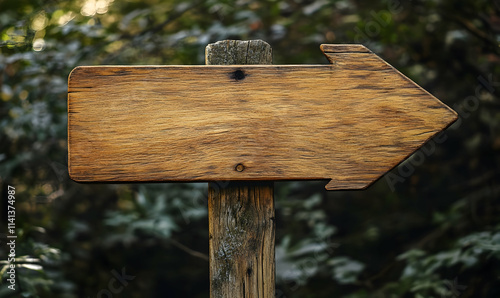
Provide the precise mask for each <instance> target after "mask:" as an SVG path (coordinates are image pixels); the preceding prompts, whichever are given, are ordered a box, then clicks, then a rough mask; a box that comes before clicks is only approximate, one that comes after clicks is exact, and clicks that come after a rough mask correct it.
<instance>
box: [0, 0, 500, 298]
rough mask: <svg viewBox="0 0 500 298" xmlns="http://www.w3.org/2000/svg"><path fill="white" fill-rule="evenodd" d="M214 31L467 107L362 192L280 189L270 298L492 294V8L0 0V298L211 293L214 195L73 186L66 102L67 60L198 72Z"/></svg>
mask: <svg viewBox="0 0 500 298" xmlns="http://www.w3.org/2000/svg"><path fill="white" fill-rule="evenodd" d="M224 39H245V40H247V39H263V40H265V41H267V42H268V43H269V44H271V46H272V48H273V51H274V63H275V64H292V63H294V64H305V63H326V62H327V61H326V59H325V58H324V57H323V55H322V54H321V51H320V50H319V45H320V44H321V43H361V44H364V45H366V46H368V47H369V48H370V49H371V50H373V51H374V52H375V53H377V54H378V55H379V56H381V57H382V58H383V59H385V60H386V61H388V62H389V63H391V64H392V65H393V66H395V67H396V68H397V69H398V70H400V71H401V72H402V73H404V74H405V75H407V76H408V77H410V78H411V79H413V80H414V81H415V82H417V83H418V84H420V85H421V86H422V87H424V88H425V89H426V90H428V91H429V92H431V93H432V94H433V95H435V96H436V97H438V98H439V99H440V100H442V101H443V102H445V103H446V104H448V105H449V106H451V107H452V108H453V109H454V110H456V111H457V112H459V115H460V117H459V120H458V121H457V123H456V124H454V125H453V126H451V127H450V128H449V129H447V130H446V131H445V132H444V133H443V134H441V135H439V136H438V137H436V138H434V139H433V140H431V141H430V142H429V143H428V144H427V145H426V146H424V147H423V148H422V149H421V150H419V151H418V152H417V153H416V154H414V155H413V156H412V157H411V158H410V159H409V160H407V161H406V162H404V163H402V164H401V165H399V166H398V167H396V168H395V169H393V170H392V171H391V172H390V173H389V174H388V175H386V176H384V177H383V178H381V179H380V180H379V181H377V182H376V183H375V184H374V185H372V186H371V187H370V188H369V189H367V190H363V191H348V192H342V191H337V192H326V191H325V190H324V182H314V181H312V182H280V183H276V184H275V189H276V195H275V200H276V219H277V236H276V243H277V247H276V258H277V285H276V287H277V293H276V297H282V298H283V297H314V298H316V297H349V298H361V297H500V280H499V278H500V200H499V194H500V102H499V94H500V64H499V61H500V1H497V0H413V1H399V0H385V1H359V0H358V1H356V0H236V1H227V0H206V1H179V0H114V1H113V0H80V1H68V0H43V1H42V0H0V90H1V93H0V184H1V202H0V204H1V208H0V209H1V210H0V218H1V225H0V235H1V236H2V237H1V238H0V274H1V275H2V283H1V284H0V297H208V296H209V283H208V281H209V280H208V278H209V276H208V261H207V253H208V220H207V204H206V194H207V185H206V184H204V183H200V184H149V185H148V184H118V185H111V184H85V185H82V184H78V183H75V182H73V181H71V180H70V179H69V178H68V172H67V145H66V142H67V132H66V130H67V128H66V127H67V126H66V125H67V116H66V111H67V108H66V95H67V94H66V92H67V78H68V74H69V72H70V71H71V70H72V69H73V68H74V67H75V66H78V65H102V64H108V65H116V64H126V65H144V64H167V65H170V64H204V48H205V46H206V45H207V44H208V43H211V42H215V41H218V40H224ZM103 101H105V99H103ZM103 104H105V102H103ZM102 116H103V117H106V115H102ZM9 185H11V186H14V187H15V188H16V201H15V208H16V228H17V229H16V234H17V236H18V238H17V247H16V248H17V251H16V254H17V255H16V264H17V268H16V270H17V271H16V272H17V280H16V291H11V290H10V289H8V288H7V286H8V285H9V283H8V282H7V281H6V279H7V274H6V269H7V267H6V265H7V262H6V259H7V254H8V247H7V246H6V234H7V206H8V204H9V202H8V199H7V198H8V197H7V189H8V186H9ZM117 275H118V276H123V275H127V277H126V278H125V279H122V280H121V283H114V284H113V285H114V288H113V289H111V288H110V287H109V283H110V281H112V280H113V279H116V276H117ZM112 290H113V291H112Z"/></svg>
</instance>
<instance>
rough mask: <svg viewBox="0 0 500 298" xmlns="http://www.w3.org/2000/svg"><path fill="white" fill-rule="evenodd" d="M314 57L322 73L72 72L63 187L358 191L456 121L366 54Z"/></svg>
mask: <svg viewBox="0 0 500 298" xmlns="http://www.w3.org/2000/svg"><path fill="white" fill-rule="evenodd" d="M322 48H323V50H324V53H325V55H326V56H327V58H328V59H329V61H330V62H331V63H332V64H331V65H300V66H297V65H287V66H274V65H267V66H263V65H260V66H215V65H214V66H137V67H126V66H110V67H104V66H103V67H79V68H76V69H75V70H74V71H73V72H72V74H71V76H70V79H69V99H68V113H69V115H68V117H69V127H68V135H69V141H68V142H69V171H70V175H71V177H72V178H73V179H74V180H76V181H81V182H91V181H107V182H112V181H217V180H302V179H327V180H330V179H331V181H330V182H329V183H328V185H327V186H326V188H327V189H329V190H333V189H361V188H364V187H367V186H368V185H369V184H371V183H372V182H373V181H375V180H376V179H378V178H379V177H380V176H382V175H383V174H384V173H386V172H387V171H388V170H390V169H391V168H393V167H394V166H396V165H397V164H398V163H399V162H401V161H402V160H404V159H405V158H406V157H407V156H408V155H410V154H411V153H412V152H414V151H415V150H417V149H418V148H419V147H420V146H422V145H423V144H424V143H425V142H426V141H427V140H429V139H430V138H431V137H432V136H434V135H435V134H436V133H438V132H440V131H441V130H443V129H445V128H446V127H447V126H448V125H450V124H451V123H453V122H454V121H455V120H456V117H457V115H456V113H455V112H454V111H452V110H451V109H449V108H448V107H447V106H446V105H444V104H443V103H441V102H440V101H439V100H437V99H436V98H435V97H433V96H432V95H431V94H429V93H428V92H426V91H425V90H423V89H422V88H420V87H419V86H417V85H416V84H415V83H413V82H412V81H411V80H409V79H408V78H406V77H405V76H404V75H402V74H401V73H399V72H398V71H397V70H395V69H394V68H393V67H391V66H390V65H389V64H387V63H386V62H385V61H383V60H382V59H380V58H379V57H378V56H376V55H375V54H373V53H372V52H371V51H369V50H368V49H366V48H365V47H363V46H359V45H354V46H351V45H339V46H337V45H323V46H322Z"/></svg>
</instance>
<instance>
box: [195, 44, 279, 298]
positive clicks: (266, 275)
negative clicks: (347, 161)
mask: <svg viewBox="0 0 500 298" xmlns="http://www.w3.org/2000/svg"><path fill="white" fill-rule="evenodd" d="M205 63H206V64H207V65H231V64H240V65H241V64H272V52H271V47H270V46H269V44H267V43H266V42H263V41H260V40H252V41H236V40H226V41H219V42H217V43H214V44H210V45H208V46H207V47H206V52H205ZM234 170H235V171H244V170H245V169H244V166H240V165H236V166H235V169H234ZM208 187H209V191H208V221H209V233H210V234H209V246H210V248H209V251H210V252H209V255H210V256H209V257H210V296H211V297H212V298H219V297H220V298H233V297H249V298H252V297H264V298H267V297H269V298H270V297H274V294H275V293H274V287H275V259H274V247H275V243H274V241H275V233H274V231H275V225H274V194H273V191H274V188H273V182H246V181H245V182H231V183H229V184H228V186H222V187H221V186H220V185H219V184H218V183H216V182H212V183H209V186H208Z"/></svg>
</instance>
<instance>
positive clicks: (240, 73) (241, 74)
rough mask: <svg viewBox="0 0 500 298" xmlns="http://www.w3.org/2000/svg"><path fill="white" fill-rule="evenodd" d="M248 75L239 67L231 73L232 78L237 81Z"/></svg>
mask: <svg viewBox="0 0 500 298" xmlns="http://www.w3.org/2000/svg"><path fill="white" fill-rule="evenodd" d="M245 77H246V74H245V72H244V71H243V70H241V69H237V70H235V71H234V72H232V73H231V79H233V80H236V81H241V80H243V79H244V78H245Z"/></svg>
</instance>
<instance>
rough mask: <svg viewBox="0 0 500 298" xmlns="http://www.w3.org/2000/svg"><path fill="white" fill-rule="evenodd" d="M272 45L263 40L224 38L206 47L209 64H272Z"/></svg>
mask: <svg viewBox="0 0 500 298" xmlns="http://www.w3.org/2000/svg"><path fill="white" fill-rule="evenodd" d="M272 55H273V52H272V49H271V46H270V45H269V44H268V43H267V42H264V41H262V40H249V41H242V40H223V41H218V42H216V43H211V44H209V45H208V46H207V47H206V48H205V63H206V64H207V65H231V64H271V62H269V61H273V57H272Z"/></svg>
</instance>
